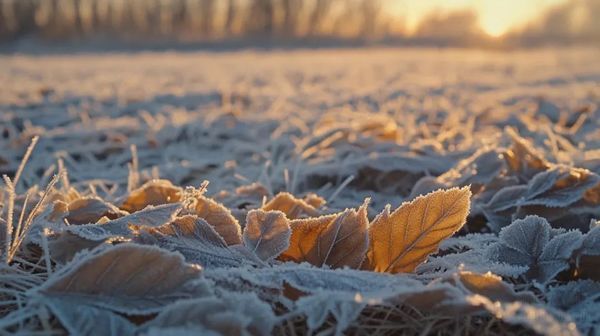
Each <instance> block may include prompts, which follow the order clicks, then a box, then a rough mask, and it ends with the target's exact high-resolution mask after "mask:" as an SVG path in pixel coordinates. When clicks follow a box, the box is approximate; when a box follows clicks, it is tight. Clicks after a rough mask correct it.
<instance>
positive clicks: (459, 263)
mask: <svg viewBox="0 0 600 336" xmlns="http://www.w3.org/2000/svg"><path fill="white" fill-rule="evenodd" d="M483 251H485V250H480V249H473V250H468V251H465V252H461V253H448V254H444V255H442V256H435V257H430V258H429V259H428V260H427V262H426V263H424V264H421V265H419V266H418V267H417V269H416V270H415V272H416V273H418V274H419V275H420V276H421V277H423V278H432V279H436V278H439V277H441V276H447V275H449V274H452V273H455V272H457V271H459V270H465V271H471V272H477V273H486V272H492V273H494V274H497V275H501V276H505V277H513V278H516V277H518V276H519V275H522V274H525V272H527V271H528V270H529V266H521V265H511V264H507V263H501V262H497V261H492V260H489V259H488V258H487V257H486V256H485V255H484V253H483Z"/></svg>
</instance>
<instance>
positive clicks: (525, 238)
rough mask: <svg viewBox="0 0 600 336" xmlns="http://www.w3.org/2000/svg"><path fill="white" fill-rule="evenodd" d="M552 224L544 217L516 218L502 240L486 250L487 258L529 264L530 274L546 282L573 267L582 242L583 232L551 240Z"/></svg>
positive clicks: (562, 235)
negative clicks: (574, 255)
mask: <svg viewBox="0 0 600 336" xmlns="http://www.w3.org/2000/svg"><path fill="white" fill-rule="evenodd" d="M550 234H551V228H550V224H548V222H547V221H546V220H545V219H544V218H541V217H537V216H529V217H526V218H524V219H520V220H516V221H514V222H513V223H512V224H511V225H509V226H507V227H506V228H504V229H503V230H502V231H501V232H500V236H499V238H500V240H499V242H498V243H496V244H494V245H492V246H490V248H489V249H488V250H487V251H486V258H487V259H489V260H492V261H495V262H500V263H506V264H509V265H516V266H527V267H528V268H529V270H528V272H527V276H528V277H529V278H531V279H536V280H538V281H540V282H542V283H545V282H547V281H549V280H551V279H552V278H554V277H555V276H556V275H557V274H558V273H559V272H561V271H563V270H565V269H567V268H568V267H569V262H570V259H571V258H572V255H573V253H574V251H575V250H577V249H579V247H580V246H581V244H582V235H581V233H580V232H579V231H569V232H564V233H559V234H556V235H554V237H552V239H550Z"/></svg>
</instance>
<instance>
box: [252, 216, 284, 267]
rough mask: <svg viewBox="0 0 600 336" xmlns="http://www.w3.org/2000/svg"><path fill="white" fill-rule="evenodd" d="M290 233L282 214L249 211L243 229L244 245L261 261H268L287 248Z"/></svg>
mask: <svg viewBox="0 0 600 336" xmlns="http://www.w3.org/2000/svg"><path fill="white" fill-rule="evenodd" d="M291 232H292V231H291V229H290V223H289V221H288V219H287V218H286V217H285V214H284V213H283V212H281V211H263V210H250V212H248V216H247V217H246V227H244V235H243V238H244V245H245V246H246V247H247V248H248V249H250V250H251V251H253V252H254V253H256V255H257V256H258V257H259V258H260V259H261V260H269V259H272V258H275V257H277V256H278V255H279V254H281V253H282V252H283V251H285V250H286V249H287V248H288V247H289V245H290V235H291Z"/></svg>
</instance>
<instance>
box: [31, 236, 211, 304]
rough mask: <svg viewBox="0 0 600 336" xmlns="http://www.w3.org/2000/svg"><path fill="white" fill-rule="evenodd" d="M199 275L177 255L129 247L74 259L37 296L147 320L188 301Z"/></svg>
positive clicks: (108, 249)
mask: <svg viewBox="0 0 600 336" xmlns="http://www.w3.org/2000/svg"><path fill="white" fill-rule="evenodd" d="M200 271H201V268H200V266H198V265H194V264H187V263H185V261H184V259H183V257H182V256H181V254H179V253H173V252H169V251H166V250H163V249H160V248H157V247H154V246H144V245H137V244H128V243H125V244H120V245H116V246H110V247H108V248H104V249H102V248H100V249H97V250H94V251H92V252H91V253H90V254H86V255H81V256H76V257H75V258H74V259H73V261H71V262H70V263H69V264H67V265H66V266H65V267H63V268H62V269H61V270H60V271H59V272H58V273H55V274H53V275H52V277H51V278H50V279H48V281H46V283H44V285H43V286H42V287H41V288H40V289H39V291H40V293H41V294H42V295H44V296H47V297H50V298H58V299H60V298H69V299H71V298H72V299H75V300H77V302H79V303H81V304H90V305H94V306H97V307H104V308H108V309H110V310H114V311H118V312H121V313H125V314H149V313H153V312H157V311H159V310H160V309H161V307H163V306H164V305H166V304H169V303H172V302H174V301H176V300H178V299H181V298H184V297H188V296H189V293H187V294H186V292H185V286H184V285H186V284H187V283H188V282H189V281H190V280H192V279H195V278H197V277H198V275H199V274H200Z"/></svg>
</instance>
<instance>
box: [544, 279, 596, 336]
mask: <svg viewBox="0 0 600 336" xmlns="http://www.w3.org/2000/svg"><path fill="white" fill-rule="evenodd" d="M548 303H549V304H550V305H552V306H553V307H556V308H559V309H561V310H563V311H566V312H567V313H568V314H569V315H570V316H571V318H573V320H575V322H576V323H577V329H579V331H581V333H582V334H584V335H596V334H598V333H599V332H600V309H598V305H600V282H597V281H592V280H580V281H572V282H569V283H567V284H565V285H562V286H555V287H551V288H550V290H549V292H548Z"/></svg>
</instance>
